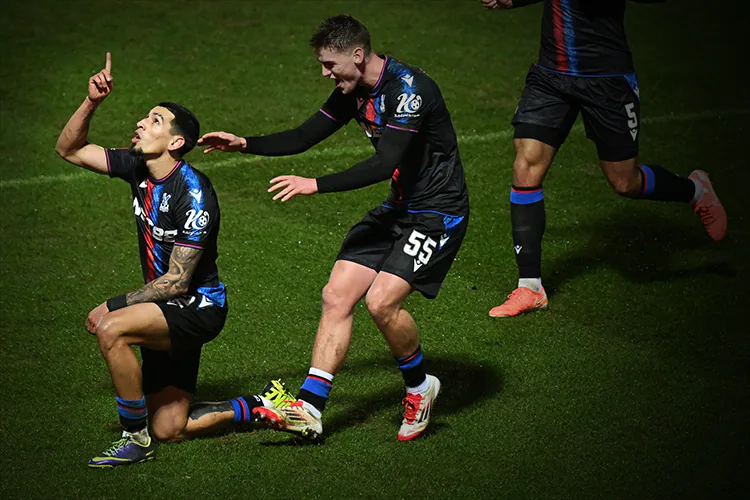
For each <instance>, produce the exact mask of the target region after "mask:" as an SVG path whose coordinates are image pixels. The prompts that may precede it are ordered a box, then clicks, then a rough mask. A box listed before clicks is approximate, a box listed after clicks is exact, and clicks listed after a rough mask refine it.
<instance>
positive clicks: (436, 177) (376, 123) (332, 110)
mask: <svg viewBox="0 0 750 500" xmlns="http://www.w3.org/2000/svg"><path fill="white" fill-rule="evenodd" d="M381 57H383V58H384V59H385V64H384V65H383V70H382V72H381V74H380V78H379V79H378V81H377V83H376V84H375V86H374V87H373V88H372V89H365V88H363V87H359V88H358V89H357V90H355V91H354V92H351V93H349V94H344V93H343V92H342V91H341V89H339V88H337V89H336V90H334V91H333V93H332V94H331V96H330V97H329V98H328V101H327V102H326V103H325V104H324V105H323V107H322V108H321V110H320V111H321V112H322V113H323V114H324V115H326V116H328V117H329V118H331V119H332V120H336V121H338V122H341V123H348V122H349V121H350V120H351V119H354V120H356V121H357V123H359V125H360V126H361V127H362V129H363V130H364V131H365V134H366V135H367V137H368V138H369V139H370V141H371V142H372V145H373V146H374V147H375V148H377V147H378V142H379V141H380V137H381V135H382V134H383V131H384V130H385V128H386V127H389V128H394V129H398V130H403V131H405V133H411V134H414V137H413V139H412V140H411V142H410V143H409V147H408V149H407V150H406V153H405V154H404V156H403V158H402V159H401V162H400V164H399V166H398V168H397V169H396V171H395V172H394V174H393V178H392V182H391V193H390V195H389V196H388V198H387V200H386V204H388V205H393V206H399V207H405V208H409V209H415V210H439V211H444V212H447V213H450V214H455V215H464V214H466V213H468V210H469V197H468V191H467V188H466V183H465V180H464V168H463V165H462V163H461V157H460V156H459V154H458V141H457V139H456V132H455V130H454V129H453V123H452V121H451V116H450V113H449V112H448V108H447V107H446V105H445V100H444V99H443V96H442V94H441V92H440V89H439V88H438V86H437V84H436V83H435V81H434V80H433V79H432V78H430V77H429V76H428V75H427V74H426V73H425V72H424V71H422V70H421V69H419V68H416V67H414V66H410V65H408V64H405V63H403V62H401V61H399V60H398V59H395V58H393V57H390V56H381Z"/></svg>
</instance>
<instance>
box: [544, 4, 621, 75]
mask: <svg viewBox="0 0 750 500" xmlns="http://www.w3.org/2000/svg"><path fill="white" fill-rule="evenodd" d="M625 1H626V0H544V14H543V16H542V40H541V46H540V48H539V62H538V64H539V65H540V66H543V67H545V68H547V69H552V70H555V71H560V72H563V73H567V74H571V75H622V74H627V73H632V72H633V71H634V70H633V57H632V55H631V53H630V48H629V47H628V41H627V37H626V36H625V23H624V17H625Z"/></svg>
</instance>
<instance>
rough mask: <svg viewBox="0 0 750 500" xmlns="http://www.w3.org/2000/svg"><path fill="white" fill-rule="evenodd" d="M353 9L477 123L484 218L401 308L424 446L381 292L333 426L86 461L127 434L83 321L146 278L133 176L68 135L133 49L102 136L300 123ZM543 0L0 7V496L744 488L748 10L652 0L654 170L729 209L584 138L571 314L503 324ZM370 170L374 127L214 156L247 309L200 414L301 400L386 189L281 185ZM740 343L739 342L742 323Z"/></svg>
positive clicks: (230, 326) (562, 307)
mask: <svg viewBox="0 0 750 500" xmlns="http://www.w3.org/2000/svg"><path fill="white" fill-rule="evenodd" d="M342 12H346V13H350V14H352V15H354V16H355V17H357V18H358V19H360V20H361V21H362V22H363V23H364V24H366V25H367V26H368V28H369V30H370V32H371V35H372V37H373V46H374V49H375V50H376V51H377V52H379V53H387V54H391V55H393V56H395V57H397V58H399V59H402V60H404V61H405V62H408V63H410V64H414V65H417V66H420V67H422V68H424V69H425V70H426V71H427V72H428V73H429V74H430V76H432V77H433V78H434V79H435V81H436V82H437V83H438V84H439V85H440V87H441V90H442V93H443V95H444V97H445V100H446V102H447V105H448V108H449V109H450V111H451V114H452V117H453V122H454V125H455V128H456V131H457V134H458V136H459V141H460V151H461V156H462V159H463V163H464V166H465V169H466V174H467V183H468V186H469V194H470V197H471V210H472V216H471V217H472V219H471V223H470V227H469V232H468V235H467V237H466V239H465V241H464V245H463V248H462V250H461V252H460V253H459V256H458V259H457V260H456V262H455V263H454V266H453V268H452V270H451V272H450V273H449V275H448V278H447V279H446V282H445V283H444V286H443V288H442V291H441V293H440V295H439V296H438V298H437V299H436V300H434V301H428V300H425V299H424V298H422V297H421V296H416V295H415V296H413V297H411V298H410V299H409V300H408V302H407V308H408V310H409V311H411V312H412V313H413V315H414V317H415V319H416V321H417V324H418V325H419V327H420V331H421V340H422V346H423V348H424V352H425V360H426V363H427V370H428V372H430V373H434V374H435V375H437V376H439V377H440V379H441V381H442V383H443V392H442V393H441V396H440V399H439V400H438V402H437V405H436V407H435V411H434V413H433V421H432V423H431V426H430V428H429V430H428V432H427V433H426V435H425V436H423V437H421V438H419V439H417V440H415V441H413V442H409V443H401V442H398V441H397V440H396V433H397V431H398V425H399V423H400V420H401V417H402V407H401V406H400V405H399V402H400V400H401V398H402V397H403V383H402V379H401V375H400V373H399V371H398V369H397V368H396V365H395V362H394V360H393V359H392V358H391V356H390V355H389V353H388V350H387V348H386V346H385V343H384V341H383V339H382V337H381V335H380V333H379V332H378V330H377V329H376V328H375V326H374V324H373V323H372V321H371V320H370V318H369V316H368V314H367V311H366V309H365V308H364V306H363V305H361V304H360V305H359V306H358V307H357V310H356V312H355V326H354V337H353V341H352V346H351V349H350V352H349V357H348V360H347V363H346V364H345V366H344V368H343V369H342V370H341V372H339V374H338V375H337V376H336V380H335V385H334V388H333V392H332V395H331V401H330V403H329V406H328V409H327V410H326V413H325V415H324V433H325V435H326V440H325V442H324V444H322V445H311V446H300V445H297V444H296V443H294V442H292V441H290V440H289V438H288V437H287V436H286V435H282V434H277V433H272V432H270V431H257V432H243V433H229V434H226V435H223V436H221V437H217V438H209V439H200V440H195V441H190V442H185V443H181V444H176V445H168V444H165V445H160V446H159V447H158V449H157V459H156V460H155V461H153V462H150V463H147V464H139V465H135V466H132V467H122V468H119V469H115V470H91V469H89V468H88V467H87V466H86V464H87V461H88V460H89V459H90V458H91V457H92V456H94V455H96V454H97V453H99V452H100V451H102V450H103V449H104V448H105V447H106V446H107V445H108V444H109V443H110V442H111V441H113V440H114V439H115V438H116V437H117V434H118V432H119V430H118V420H117V412H116V407H115V404H114V390H113V388H112V385H111V382H110V378H109V375H108V373H107V370H106V366H105V364H104V362H103V360H102V359H101V355H100V353H99V350H98V347H97V344H96V340H95V338H94V337H92V336H91V335H90V334H88V333H87V332H86V329H85V327H84V321H85V319H86V315H87V314H88V312H89V311H90V310H91V309H92V308H93V307H95V306H96V305H98V304H100V303H101V302H102V301H103V300H105V299H106V298H108V297H111V296H115V295H119V294H121V293H125V292H127V291H130V290H134V289H136V288H138V287H139V286H140V285H141V284H142V275H141V271H140V263H139V259H138V248H137V238H136V232H135V225H134V222H133V212H132V200H131V196H130V191H129V188H128V186H127V185H126V184H125V183H123V182H120V181H117V180H110V179H108V178H106V177H104V176H97V175H95V174H93V173H90V172H86V171H83V170H81V169H78V168H76V167H74V166H72V165H69V164H67V163H65V162H64V161H63V160H62V159H60V158H59V157H57V155H56V154H55V151H54V149H55V142H56V140H57V137H58V135H59V133H60V131H61V130H62V128H63V126H64V125H65V123H66V121H67V119H68V118H69V116H70V115H71V114H72V113H73V112H74V111H75V109H76V108H77V107H78V105H79V104H80V102H81V101H82V100H83V99H84V97H85V96H86V86H87V81H88V78H89V77H90V76H91V75H93V74H94V73H96V72H97V71H99V70H100V69H101V68H102V67H103V64H104V59H105V53H106V51H111V52H112V57H113V75H114V79H115V83H114V90H113V92H112V94H111V95H110V96H109V98H108V99H107V100H106V101H105V102H104V104H103V105H102V106H100V108H99V110H98V111H97V113H96V115H95V117H94V119H93V123H92V126H91V131H90V134H89V139H90V140H91V142H95V143H98V144H101V145H103V146H109V147H123V146H127V145H128V143H129V139H130V137H131V136H132V133H133V131H134V129H135V124H136V122H137V121H138V120H139V119H141V118H142V117H143V116H144V115H145V114H146V113H147V111H148V110H149V109H150V108H151V107H152V106H154V105H155V104H156V103H158V102H160V101H164V100H171V101H176V102H179V103H181V104H184V105H185V106H187V107H188V108H190V109H191V110H192V111H194V112H195V113H196V115H197V116H198V118H199V119H200V121H201V130H202V132H208V131H212V130H226V131H230V132H234V133H237V134H239V135H261V134H265V133H271V132H275V131H280V130H284V129H286V128H289V127H293V126H296V125H298V124H300V123H302V121H304V120H305V119H306V118H307V117H308V116H309V115H310V114H312V113H313V112H315V111H316V110H317V109H318V108H319V107H320V105H321V104H322V103H323V102H325V100H326V99H327V97H328V95H329V94H330V92H331V90H332V85H331V83H330V82H329V81H326V80H324V79H323V78H321V76H320V66H319V65H318V63H317V62H316V61H315V58H314V56H313V54H312V52H311V49H309V48H308V46H307V41H308V38H309V36H310V34H311V33H312V32H313V30H314V29H315V27H316V26H317V23H318V22H319V21H320V20H322V19H323V18H324V17H326V16H328V15H333V14H338V13H342ZM540 17H541V5H535V6H531V7H527V8H524V9H519V10H515V11H511V12H486V11H484V10H483V9H482V8H481V7H480V5H479V2H478V1H430V2H428V1H417V0H404V1H400V2H395V1H370V2H364V1H359V2H357V1H333V0H323V1H287V2H270V1H252V2H251V1H247V2H239V1H235V2H227V1H216V2H207V1H206V2H181V1H160V2H106V3H105V2H79V1H61V2H51V1H50V2H39V1H27V2H14V3H12V4H10V5H7V6H5V7H4V13H3V16H2V20H0V27H1V28H2V29H1V30H0V41H1V43H2V50H3V55H2V64H0V74H1V75H2V76H1V78H0V94H1V96H2V102H1V113H0V130H1V132H2V133H1V136H0V157H1V158H2V162H1V163H0V172H1V178H0V195H1V197H0V199H1V200H2V205H1V207H0V208H1V210H2V217H0V230H1V231H2V233H1V234H2V245H0V248H1V250H0V258H1V265H0V279H1V280H2V281H1V284H2V290H3V293H2V295H0V342H1V344H2V345H1V346H0V390H1V391H2V392H1V393H0V401H1V405H0V408H1V409H2V412H1V413H0V449H1V450H2V456H1V458H0V464H1V465H0V495H1V496H2V497H3V498H81V499H89V498H261V497H263V498H280V497H283V498H289V497H292V496H298V497H300V498H321V499H328V498H446V499H450V498H510V499H519V498H544V499H550V498H566V499H583V498H592V499H597V498H720V497H721V498H726V497H729V498H732V497H740V496H742V494H741V491H746V492H747V491H748V484H749V483H750V480H748V475H747V473H748V471H750V459H749V458H748V454H749V453H750V450H749V449H748V447H749V446H750V425H748V422H749V421H750V340H749V337H748V328H747V325H746V317H747V315H746V313H747V311H748V308H749V306H750V301H748V294H747V283H748V282H749V281H750V269H749V268H748V252H749V251H750V235H749V234H748V216H747V214H746V213H745V212H744V209H745V208H746V205H745V201H746V200H745V199H744V196H745V195H746V192H747V182H748V174H747V172H748V156H747V153H746V152H747V143H748V136H749V134H750V125H748V120H749V119H750V94H748V92H747V89H746V84H745V83H744V82H743V81H742V80H741V79H740V78H739V77H738V76H737V75H738V73H736V71H738V70H736V69H734V68H735V67H736V65H737V64H738V61H741V60H742V59H741V58H740V55H744V54H740V49H739V47H741V46H746V44H747V40H746V38H745V33H746V27H745V24H744V23H745V20H746V19H747V17H746V16H745V15H744V14H741V13H740V12H739V11H736V10H733V8H732V7H731V6H730V5H727V6H724V7H722V8H721V9H716V8H713V7H707V6H705V2H698V1H697V0H686V1H681V2H668V3H666V4H664V5H655V6H650V5H637V4H632V3H629V5H628V12H627V16H626V26H627V28H628V34H629V40H630V43H631V48H632V50H633V54H634V58H635V62H636V69H637V72H638V77H639V81H640V89H641V98H642V123H643V125H642V129H641V134H642V137H641V142H640V144H641V159H642V161H643V162H645V163H656V164H660V165H663V166H665V167H666V168H668V169H670V170H672V171H674V172H676V173H678V174H680V175H687V174H688V173H689V172H690V171H691V170H693V169H696V168H702V169H704V170H706V171H708V173H709V174H710V175H711V178H712V180H713V182H714V185H715V186H716V189H717V192H718V194H719V196H720V197H721V198H722V201H723V203H724V206H725V207H726V210H727V213H728V218H729V229H728V235H727V237H726V238H725V239H724V240H723V241H721V242H718V243H717V242H714V241H712V240H711V239H709V237H708V236H707V235H706V234H705V231H704V230H703V228H702V226H701V224H700V220H699V219H698V217H697V216H695V215H693V214H692V212H691V210H690V209H689V208H688V207H687V206H684V205H679V204H663V203H657V202H648V201H631V200H626V199H623V198H619V197H617V196H616V195H615V194H614V192H613V191H612V190H611V189H610V188H609V187H608V185H607V183H606V180H605V179H604V177H603V175H602V174H601V171H600V169H599V166H598V164H597V162H596V152H595V147H594V145H593V143H591V142H589V141H588V140H587V139H586V137H585V134H584V131H583V127H582V125H581V124H580V122H579V124H578V125H577V126H576V127H575V128H574V129H573V131H572V133H571V136H570V137H569V139H568V141H567V142H566V144H565V145H564V147H563V148H562V150H561V151H560V153H559V154H558V156H557V158H556V160H555V162H554V165H553V167H552V168H551V170H550V172H549V174H548V176H547V179H546V180H545V185H544V191H545V199H546V201H545V204H546V208H547V231H546V234H545V240H544V261H543V273H544V280H545V286H546V287H547V290H548V293H549V294H550V307H549V310H548V311H543V312H539V313H535V314H530V315H526V316H522V317H518V318H514V319H505V320H498V319H492V318H490V317H489V316H488V315H487V311H488V310H489V309H490V308H491V307H492V306H495V305H498V304H499V303H500V302H501V301H502V300H503V299H504V297H505V295H507V294H508V293H509V292H510V291H511V290H512V289H513V288H514V287H515V283H516V279H517V272H516V266H515V261H514V257H513V249H512V246H513V244H512V240H511V230H510V214H509V201H508V192H509V188H510V182H511V171H512V163H513V158H514V151H513V145H512V133H513V131H512V128H511V126H510V124H509V122H510V119H511V117H512V115H513V112H514V109H515V106H516V102H517V99H518V97H519V96H520V93H521V90H522V89H523V83H524V77H525V74H526V71H527V69H528V66H529V64H530V63H532V62H533V61H535V59H536V54H537V50H538V43H539V27H540ZM370 154H371V146H370V145H369V141H368V140H367V139H366V137H365V136H364V134H363V133H362V130H361V129H359V127H358V126H357V125H356V124H355V123H354V122H352V123H351V124H350V125H348V126H347V127H345V128H344V129H342V130H341V131H339V132H338V133H337V134H336V135H334V136H333V137H331V138H330V139H328V140H327V141H325V142H324V143H322V144H320V145H318V146H316V147H315V148H313V149H312V150H310V151H309V152H307V153H304V154H302V155H299V156H294V157H287V158H259V157H252V156H248V155H239V154H225V153H218V152H217V153H212V154H209V155H203V154H202V153H201V152H200V151H198V150H197V149H196V150H195V151H194V152H192V153H191V154H189V155H188V156H187V157H186V160H187V161H189V162H190V163H191V164H193V165H195V166H196V167H197V168H198V169H200V170H201V171H203V172H205V173H206V174H207V175H208V176H209V177H210V178H211V180H212V182H213V184H214V187H215V188H216V190H217V192H218V195H219V201H220V204H221V209H222V224H221V225H222V227H221V233H220V237H219V254H220V257H219V261H218V265H219V273H220V277H221V279H222V281H224V283H226V285H227V288H228V290H229V302H230V313H229V317H228V320H227V324H226V327H225V329H224V331H223V332H222V333H221V335H220V336H219V337H218V338H217V339H216V340H215V341H213V342H211V343H210V344H208V345H207V346H206V347H205V348H204V351H203V353H204V354H203V357H202V362H201V372H200V378H199V381H198V393H197V395H196V398H197V399H203V400H220V399H226V398H230V397H235V396H238V395H240V394H248V393H253V392H257V391H258V390H259V389H260V388H262V387H263V385H264V384H265V383H266V382H267V381H268V380H269V379H271V378H278V377H280V378H282V379H283V380H284V381H286V382H287V384H288V386H289V387H290V388H291V389H292V391H293V392H296V390H297V389H298V388H299V385H300V384H301V383H302V381H303V379H304V376H305V374H306V372H307V368H308V366H309V362H310V355H311V349H312V342H313V338H314V335H315V329H316V327H317V322H318V318H319V314H320V291H321V289H322V287H323V285H324V284H325V282H326V280H327V277H328V273H329V272H330V268H331V266H332V265H333V261H334V258H335V256H336V253H337V250H338V247H339V245H340V243H341V241H342V240H343V238H344V236H345V235H346V232H347V231H348V229H349V228H350V226H351V225H353V224H354V223H355V222H357V221H358V220H359V219H360V218H361V217H362V216H363V215H364V213H365V212H366V211H367V210H369V209H370V208H373V207H375V206H376V205H378V204H380V202H381V201H382V200H383V199H384V198H385V196H386V193H387V190H388V186H387V183H381V184H378V185H375V186H371V187H368V188H366V189H362V190H359V191H352V192H347V193H339V194H327V195H319V196H312V197H302V196H299V197H295V198H294V199H293V200H291V201H290V202H287V203H284V204H281V203H279V202H274V201H272V200H271V195H269V194H268V193H267V192H266V189H267V187H268V185H269V184H268V181H269V179H271V178H273V177H274V176H277V175H281V174H297V175H303V176H308V177H314V176H318V175H321V174H324V173H330V172H335V171H338V170H343V169H345V168H348V167H349V166H351V165H353V164H354V163H356V162H358V161H360V160H362V159H364V158H366V157H367V156H369V155H370ZM743 332H745V333H743Z"/></svg>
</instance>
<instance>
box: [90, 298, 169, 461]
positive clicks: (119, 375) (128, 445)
mask: <svg viewBox="0 0 750 500" xmlns="http://www.w3.org/2000/svg"><path fill="white" fill-rule="evenodd" d="M95 334H96V337H97V341H98V342H99V349H100V350H101V352H102V356H103V357H104V360H105V361H106V363H107V368H108V369H109V372H110V375H111V377H112V382H113V383H114V386H115V390H116V392H117V398H116V400H117V411H118V413H119V415H120V423H121V424H122V426H123V429H124V431H123V435H122V438H121V439H119V440H118V441H115V442H114V443H113V444H112V446H110V447H109V448H108V449H107V450H105V451H104V452H102V453H101V454H100V455H98V456H96V457H94V458H93V459H91V461H90V462H89V466H90V467H114V466H117V465H127V464H132V463H138V462H143V461H147V460H151V459H153V457H154V449H153V443H152V440H151V437H150V436H149V434H148V428H147V427H146V423H147V418H148V408H147V405H146V399H145V397H144V394H143V389H142V375H141V366H140V363H139V362H138V358H137V357H136V356H135V353H134V352H133V350H132V348H131V347H130V345H131V344H133V343H137V342H142V343H143V344H144V345H150V346H153V347H154V348H156V349H169V347H170V345H171V341H170V337H169V327H168V325H167V322H166V319H165V318H164V315H163V314H162V312H161V310H160V309H159V307H158V306H157V305H156V304H154V303H145V304H136V305H133V306H129V307H126V308H123V309H119V310H117V311H113V312H110V313H107V314H105V315H104V316H103V317H102V320H101V322H100V323H99V326H98V327H97V329H96V332H95Z"/></svg>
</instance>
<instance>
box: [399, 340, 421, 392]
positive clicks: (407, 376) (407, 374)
mask: <svg viewBox="0 0 750 500" xmlns="http://www.w3.org/2000/svg"><path fill="white" fill-rule="evenodd" d="M396 363H398V368H399V370H401V375H402V376H403V377H404V384H405V385H406V387H412V388H413V387H419V385H420V384H422V382H424V381H425V379H426V378H427V374H426V373H425V371H424V362H423V357H422V345H421V344H420V345H418V346H417V350H416V351H414V352H413V353H411V354H409V355H408V356H403V357H398V356H396Z"/></svg>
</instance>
